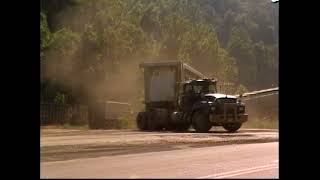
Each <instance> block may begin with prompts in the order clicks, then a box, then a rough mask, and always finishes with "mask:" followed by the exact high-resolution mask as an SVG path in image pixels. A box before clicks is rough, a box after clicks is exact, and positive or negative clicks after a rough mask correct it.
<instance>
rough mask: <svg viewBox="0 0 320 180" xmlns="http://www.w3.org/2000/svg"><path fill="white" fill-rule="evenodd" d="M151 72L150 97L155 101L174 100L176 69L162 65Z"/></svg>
mask: <svg viewBox="0 0 320 180" xmlns="http://www.w3.org/2000/svg"><path fill="white" fill-rule="evenodd" d="M150 74H151V77H150V84H149V86H150V87H149V89H150V92H149V98H148V99H149V100H150V101H153V102H158V101H174V98H175V82H176V77H175V76H176V73H175V71H174V69H173V68H170V67H162V68H158V69H155V70H153V71H152V72H151V73H150Z"/></svg>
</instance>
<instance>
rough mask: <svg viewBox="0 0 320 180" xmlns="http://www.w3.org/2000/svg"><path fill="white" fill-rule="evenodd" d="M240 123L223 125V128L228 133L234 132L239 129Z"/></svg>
mask: <svg viewBox="0 0 320 180" xmlns="http://www.w3.org/2000/svg"><path fill="white" fill-rule="evenodd" d="M241 125H242V124H241V123H230V124H224V125H223V128H224V129H225V130H227V131H228V132H236V131H237V130H238V129H239V128H240V127H241Z"/></svg>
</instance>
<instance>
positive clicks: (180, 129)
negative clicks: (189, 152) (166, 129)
mask: <svg viewBox="0 0 320 180" xmlns="http://www.w3.org/2000/svg"><path fill="white" fill-rule="evenodd" d="M189 128H190V124H178V125H177V126H176V128H175V131H177V132H185V131H188V129H189Z"/></svg>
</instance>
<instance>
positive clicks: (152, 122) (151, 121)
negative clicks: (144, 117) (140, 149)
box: [148, 112, 160, 131]
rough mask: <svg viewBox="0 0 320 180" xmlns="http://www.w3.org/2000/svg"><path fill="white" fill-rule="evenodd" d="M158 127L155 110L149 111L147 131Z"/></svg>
mask: <svg viewBox="0 0 320 180" xmlns="http://www.w3.org/2000/svg"><path fill="white" fill-rule="evenodd" d="M159 129H160V127H159V125H158V122H157V113H156V112H149V116H148V130H149V131H157V130H159Z"/></svg>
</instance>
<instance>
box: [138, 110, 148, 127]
mask: <svg viewBox="0 0 320 180" xmlns="http://www.w3.org/2000/svg"><path fill="white" fill-rule="evenodd" d="M136 121H137V127H138V128H139V130H141V131H145V130H147V129H148V124H147V123H148V122H147V114H146V112H139V113H138V115H137V120H136Z"/></svg>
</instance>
